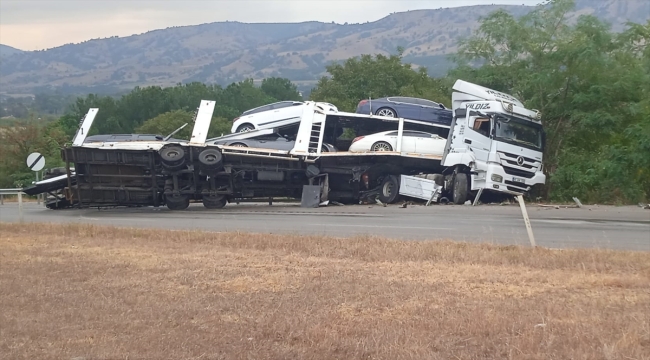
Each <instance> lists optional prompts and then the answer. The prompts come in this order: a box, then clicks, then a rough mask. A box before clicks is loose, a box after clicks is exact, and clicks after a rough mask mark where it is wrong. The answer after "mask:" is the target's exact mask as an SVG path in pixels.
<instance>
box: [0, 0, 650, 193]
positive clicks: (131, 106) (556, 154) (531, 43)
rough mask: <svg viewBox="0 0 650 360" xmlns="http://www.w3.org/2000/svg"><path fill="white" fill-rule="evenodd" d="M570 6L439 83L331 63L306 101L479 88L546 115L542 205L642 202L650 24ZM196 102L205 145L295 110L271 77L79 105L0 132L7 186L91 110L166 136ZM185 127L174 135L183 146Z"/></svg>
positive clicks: (556, 3) (340, 102)
mask: <svg viewBox="0 0 650 360" xmlns="http://www.w3.org/2000/svg"><path fill="white" fill-rule="evenodd" d="M573 7H574V4H573V1H572V0H552V1H549V2H547V3H546V4H544V5H542V6H538V7H537V8H536V10H535V11H532V12H530V13H528V14H526V15H524V16H520V17H515V16H513V15H510V14H508V13H507V12H505V11H496V12H494V13H492V14H490V15H489V16H488V17H486V18H484V19H482V21H481V26H480V28H479V29H478V30H477V31H476V32H475V33H474V34H472V35H470V36H469V37H467V38H465V39H464V40H463V41H462V42H461V43H460V44H459V49H458V52H457V53H456V54H455V55H454V57H453V61H454V63H455V67H454V69H452V70H451V71H449V72H448V74H447V75H446V76H444V77H440V78H431V77H429V76H428V75H427V70H426V69H424V68H419V69H414V68H413V67H412V66H411V65H410V64H407V63H405V61H404V59H403V57H402V49H398V52H397V54H394V55H390V56H385V55H370V54H369V55H363V56H361V57H359V58H352V59H348V60H347V61H345V62H343V63H341V64H332V65H330V66H328V67H327V71H328V72H329V76H327V77H323V78H321V79H320V80H319V82H318V84H317V85H316V87H315V88H314V89H313V90H312V92H311V97H310V99H311V100H316V101H327V102H330V103H333V104H335V105H336V106H337V107H339V109H341V110H344V111H354V110H355V109H356V106H357V104H358V102H359V101H360V100H361V99H367V98H369V97H372V98H379V97H384V96H398V95H401V96H415V97H422V98H427V99H431V100H435V101H438V102H442V103H443V104H445V105H447V106H449V105H451V104H450V103H451V99H450V97H451V92H452V90H451V86H452V85H453V83H454V81H455V80H456V79H463V80H467V81H470V82H475V83H478V84H481V85H484V86H487V87H490V88H493V89H496V90H500V91H503V92H506V93H510V94H513V95H515V96H517V97H518V98H520V99H521V100H522V101H523V102H524V103H525V105H526V106H527V107H528V108H532V109H539V110H540V111H541V112H542V114H543V122H544V126H545V129H546V132H547V133H548V140H547V146H546V149H545V154H544V171H545V172H546V174H547V176H548V181H547V184H546V186H544V187H542V188H541V189H539V193H538V194H535V195H536V196H542V197H543V198H545V199H548V200H558V201H565V200H570V199H571V197H573V196H577V197H579V198H580V199H581V200H583V201H584V202H598V203H635V202H637V201H647V199H648V197H649V196H650V49H649V48H648V47H647V44H648V41H650V21H648V22H647V23H646V24H629V25H628V27H627V29H626V30H625V31H623V32H620V33H616V32H614V31H612V30H611V29H610V28H609V26H608V25H607V24H605V23H603V22H602V21H600V20H598V19H597V18H595V17H594V16H586V15H583V16H580V17H579V18H577V19H576V18H573V19H569V18H567V13H568V12H569V11H570V10H572V9H573ZM201 99H212V100H216V102H217V107H216V109H215V113H214V116H215V118H214V119H213V124H212V128H211V129H210V132H211V134H210V136H217V135H220V134H221V133H228V132H229V129H230V126H231V124H232V122H231V121H232V119H233V118H235V117H236V116H239V114H241V112H243V111H245V110H248V109H250V108H253V107H256V106H260V105H263V104H266V103H270V102H273V101H277V100H299V99H300V95H299V94H298V92H297V90H296V86H295V85H294V84H292V83H291V82H290V81H289V80H287V79H282V78H270V79H265V80H264V82H263V83H262V84H261V86H260V87H256V86H254V84H253V82H252V80H246V81H242V82H238V83H233V84H231V85H229V86H227V87H225V88H222V87H220V86H217V85H206V84H202V83H191V84H185V85H178V86H175V87H169V88H160V87H146V88H135V89H134V90H133V91H131V92H130V93H128V94H126V95H124V96H122V97H121V98H119V99H116V98H113V97H108V96H97V95H88V96H86V97H83V98H78V99H77V100H76V101H75V102H74V104H73V105H72V106H71V108H70V111H69V112H68V113H67V114H66V115H64V116H62V117H61V118H59V119H58V120H57V121H56V122H53V123H49V124H47V125H45V126H42V127H41V128H37V126H36V125H29V126H32V128H28V127H26V126H23V127H15V128H11V129H4V130H2V132H1V133H0V136H2V137H3V138H5V139H6V138H11V139H8V140H9V141H6V142H5V141H2V144H1V145H0V151H2V154H0V155H2V156H0V157H1V158H2V159H4V160H2V163H0V181H2V184H0V185H4V186H7V185H8V183H10V182H14V183H16V182H17V181H19V180H20V179H21V176H22V177H24V175H25V173H26V172H27V171H26V167H25V166H24V165H22V168H21V164H22V163H23V162H24V159H25V156H26V155H27V153H28V152H30V151H33V150H40V151H42V152H43V153H45V154H46V155H47V156H48V162H49V164H50V165H54V164H56V162H57V161H58V150H57V149H58V146H59V145H61V144H62V142H65V141H66V140H69V139H70V137H71V136H72V135H73V134H74V133H75V131H76V128H77V126H78V122H79V119H80V118H81V117H82V116H83V114H85V113H86V111H87V110H88V108H90V107H99V108H100V112H99V115H98V117H97V120H96V122H95V126H94V128H93V133H131V132H140V133H158V134H163V135H164V134H167V133H169V132H171V131H173V130H174V129H176V128H177V127H179V126H180V125H182V124H183V123H185V122H188V121H191V119H192V115H193V112H194V110H195V109H196V107H197V106H198V104H199V101H200V100H201ZM189 128H191V127H190V126H188V127H187V128H186V129H184V130H183V132H182V133H179V134H177V136H179V137H182V136H185V137H186V136H188V135H189V131H190V129H189ZM29 134H32V135H33V134H36V135H33V136H28V135H29ZM21 139H23V140H21ZM30 139H31V140H30ZM0 140H1V139H0ZM28 140H29V141H28ZM5 155H6V156H5ZM9 158H12V159H11V160H8V159H9ZM14 158H15V159H14ZM18 169H20V170H18ZM20 174H23V175H20ZM27 175H30V176H33V175H31V174H27Z"/></svg>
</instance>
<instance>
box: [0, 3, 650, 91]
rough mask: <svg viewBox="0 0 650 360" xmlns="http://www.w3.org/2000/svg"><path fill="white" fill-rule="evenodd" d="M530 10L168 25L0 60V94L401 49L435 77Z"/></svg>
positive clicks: (171, 79)
mask: <svg viewBox="0 0 650 360" xmlns="http://www.w3.org/2000/svg"><path fill="white" fill-rule="evenodd" d="M533 8H534V7H530V6H523V5H475V6H465V7H456V8H444V9H443V8H440V9H425V10H412V11H407V12H398V13H393V14H390V15H387V16H385V17H383V18H381V19H379V20H376V21H373V22H366V23H357V24H347V23H346V24H336V23H325V22H317V21H305V22H300V23H244V22H238V21H226V22H214V23H205V24H199V25H186V26H174V27H168V28H165V29H156V30H152V31H148V32H145V33H142V34H134V35H130V36H126V37H117V36H113V37H109V38H103V39H90V40H87V41H84V42H81V43H77V44H64V45H61V46H58V47H54V48H51V49H47V50H40V51H25V52H17V53H14V54H12V55H9V56H4V57H3V64H2V67H1V68H0V87H2V89H3V92H5V93H11V92H15V93H25V92H35V91H42V90H43V89H48V88H49V89H51V88H58V89H64V90H68V91H74V90H75V89H76V90H79V91H82V92H83V91H85V92H87V91H88V90H93V91H98V92H102V91H104V92H105V91H116V90H119V89H129V88H133V87H134V86H138V85H139V86H145V85H161V86H169V85H174V84H176V83H186V82H191V81H201V82H207V83H220V84H223V85H225V84H228V83H230V82H233V81H238V80H241V79H243V78H248V77H252V78H254V79H261V78H264V77H269V76H281V77H286V78H289V79H290V80H292V81H294V82H295V83H297V84H298V85H299V86H310V85H313V84H314V83H315V81H317V79H318V78H319V77H320V76H322V75H324V74H325V66H326V64H328V63H331V62H335V61H341V60H345V59H348V58H350V57H354V56H358V55H361V54H377V53H382V54H389V53H394V52H395V51H396V49H397V47H398V46H402V47H404V49H405V52H404V57H405V60H406V61H409V62H411V63H413V64H414V65H416V66H427V67H428V69H429V71H430V73H432V74H434V75H441V74H442V73H444V72H445V71H446V70H447V69H448V68H449V66H450V63H449V60H447V59H446V57H447V55H449V54H451V53H453V52H454V51H455V50H456V46H457V44H458V40H459V38H461V37H464V36H468V35H470V34H471V32H472V31H474V30H475V29H476V28H477V27H478V25H479V22H478V20H479V18H480V17H482V16H486V15H488V14H489V13H490V12H492V11H494V10H496V9H504V10H506V11H508V12H510V13H512V14H513V15H516V16H519V15H523V14H525V13H527V12H528V11H530V10H532V9H533ZM580 14H594V15H596V16H598V17H600V18H601V19H603V20H606V21H609V22H611V23H612V26H613V28H614V29H618V30H620V29H622V28H623V26H624V21H625V20H632V21H634V20H637V21H635V22H641V21H639V19H643V18H644V16H645V19H647V18H648V17H650V2H641V1H634V0H622V1H615V0H602V1H589V0H578V1H576V9H575V11H574V12H573V13H571V14H570V16H574V17H575V16H577V15H580ZM644 14H647V15H644ZM16 50H17V49H16ZM19 51H20V50H19Z"/></svg>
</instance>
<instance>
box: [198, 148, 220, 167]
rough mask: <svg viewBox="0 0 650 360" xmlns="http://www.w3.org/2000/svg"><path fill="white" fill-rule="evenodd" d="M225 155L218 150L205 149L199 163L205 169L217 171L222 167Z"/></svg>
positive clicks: (200, 155)
mask: <svg viewBox="0 0 650 360" xmlns="http://www.w3.org/2000/svg"><path fill="white" fill-rule="evenodd" d="M222 160H223V155H221V152H220V151H219V150H217V149H213V148H211V149H205V150H203V151H201V153H200V154H199V163H201V167H202V168H204V169H217V168H219V167H220V166H221V161H222Z"/></svg>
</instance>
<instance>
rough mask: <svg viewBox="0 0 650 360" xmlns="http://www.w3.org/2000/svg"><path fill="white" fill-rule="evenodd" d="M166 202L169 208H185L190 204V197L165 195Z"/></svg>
mask: <svg viewBox="0 0 650 360" xmlns="http://www.w3.org/2000/svg"><path fill="white" fill-rule="evenodd" d="M165 203H166V204H167V208H168V209H169V210H185V209H187V208H188V207H189V206H190V197H189V196H187V195H180V196H165Z"/></svg>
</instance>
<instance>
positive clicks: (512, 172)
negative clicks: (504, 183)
mask: <svg viewBox="0 0 650 360" xmlns="http://www.w3.org/2000/svg"><path fill="white" fill-rule="evenodd" d="M503 171H505V173H506V174H508V175H512V176H519V177H523V178H526V179H532V178H533V176H535V173H534V172H530V171H524V170H520V169H516V168H513V167H509V166H504V167H503Z"/></svg>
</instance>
